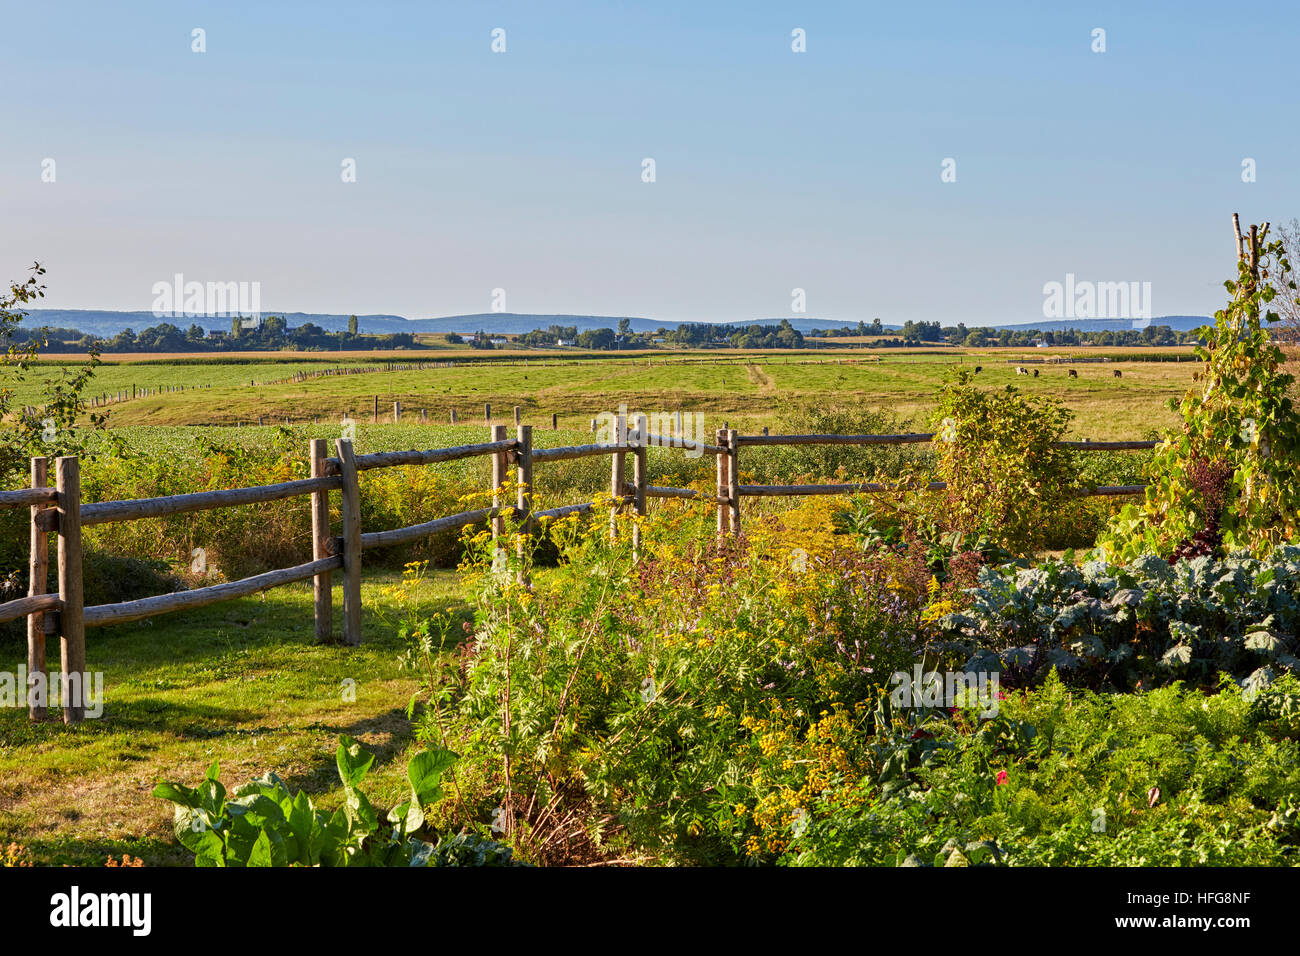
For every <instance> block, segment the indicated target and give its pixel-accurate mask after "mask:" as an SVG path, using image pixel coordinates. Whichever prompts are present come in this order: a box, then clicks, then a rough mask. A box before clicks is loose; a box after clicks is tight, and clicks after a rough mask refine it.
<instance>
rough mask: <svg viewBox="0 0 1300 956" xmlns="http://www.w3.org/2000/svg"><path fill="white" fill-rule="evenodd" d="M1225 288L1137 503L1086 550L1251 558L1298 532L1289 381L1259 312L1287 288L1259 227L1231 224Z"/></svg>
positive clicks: (1282, 267)
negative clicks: (1231, 260)
mask: <svg viewBox="0 0 1300 956" xmlns="http://www.w3.org/2000/svg"><path fill="white" fill-rule="evenodd" d="M1232 224H1233V229H1234V231H1235V233H1236V239H1237V279H1236V281H1235V282H1234V281H1231V280H1230V281H1228V282H1225V283H1224V287H1225V288H1226V289H1227V290H1228V293H1229V295H1230V296H1231V299H1230V301H1229V302H1228V306H1227V308H1225V309H1221V310H1220V311H1218V312H1216V313H1215V314H1214V325H1212V326H1205V327H1204V328H1201V329H1199V330H1198V333H1199V335H1200V337H1201V341H1202V343H1203V344H1201V345H1198V346H1197V350H1196V354H1197V356H1198V357H1199V358H1200V359H1201V360H1202V361H1203V362H1204V363H1205V364H1204V365H1203V366H1202V368H1201V370H1200V371H1199V372H1197V373H1195V374H1194V375H1193V376H1192V378H1193V385H1192V387H1191V388H1189V389H1188V390H1187V394H1186V395H1185V396H1184V398H1183V400H1182V403H1181V404H1180V405H1178V406H1177V408H1178V410H1179V411H1180V412H1181V413H1182V418H1183V421H1182V424H1181V426H1179V427H1178V428H1176V429H1174V430H1173V431H1172V432H1170V433H1169V434H1168V435H1167V436H1166V437H1165V439H1164V441H1163V442H1162V443H1161V445H1160V446H1159V447H1158V448H1157V449H1156V452H1155V455H1154V456H1153V458H1152V460H1151V464H1150V466H1149V471H1148V474H1147V481H1148V486H1147V492H1146V497H1145V499H1144V500H1143V502H1142V504H1140V505H1133V504H1130V505H1127V506H1125V507H1124V508H1123V509H1122V510H1121V512H1120V513H1119V515H1118V516H1117V517H1116V519H1115V520H1114V521H1113V522H1112V524H1111V527H1110V529H1109V530H1108V532H1107V534H1106V535H1104V536H1103V537H1102V539H1101V540H1100V541H1099V542H1098V544H1099V546H1100V549H1101V552H1102V554H1103V555H1105V556H1106V557H1108V558H1111V559H1130V558H1134V557H1137V556H1139V555H1142V554H1159V555H1161V556H1162V557H1169V558H1170V560H1171V561H1174V560H1177V559H1179V558H1183V557H1194V556H1196V555H1200V554H1210V553H1213V552H1215V551H1217V550H1219V549H1220V548H1227V549H1229V550H1236V549H1247V550H1250V551H1252V552H1254V553H1256V554H1262V553H1264V552H1267V551H1268V550H1270V549H1271V548H1272V546H1273V545H1275V544H1277V543H1280V542H1283V541H1294V540H1295V539H1296V534H1297V531H1298V530H1300V415H1297V413H1296V409H1295V407H1294V406H1293V404H1292V401H1291V398H1290V396H1289V395H1288V392H1289V390H1290V388H1291V385H1292V383H1293V378H1292V376H1290V375H1288V374H1287V373H1286V372H1285V371H1284V370H1283V362H1284V360H1285V359H1284V356H1283V354H1282V350H1281V349H1279V348H1278V347H1277V346H1276V345H1275V344H1274V343H1273V341H1272V338H1271V336H1270V334H1269V326H1270V325H1272V324H1273V323H1276V322H1278V321H1279V320H1280V316H1279V315H1278V313H1277V312H1275V311H1273V310H1272V308H1271V306H1270V303H1272V302H1273V301H1274V299H1275V298H1277V297H1278V295H1279V291H1280V292H1281V294H1282V295H1283V296H1285V297H1288V298H1294V296H1295V290H1296V284H1295V282H1294V281H1293V280H1292V278H1291V263H1290V259H1289V258H1288V256H1287V254H1286V250H1285V247H1284V244H1283V243H1282V242H1281V241H1274V242H1269V243H1266V242H1265V239H1266V237H1267V235H1268V223H1264V224H1263V225H1262V226H1251V227H1250V232H1249V234H1247V235H1243V234H1242V232H1241V225H1240V222H1239V220H1238V218H1237V216H1236V215H1235V214H1234V215H1233V217H1232Z"/></svg>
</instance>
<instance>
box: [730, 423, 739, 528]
mask: <svg viewBox="0 0 1300 956" xmlns="http://www.w3.org/2000/svg"><path fill="white" fill-rule="evenodd" d="M739 452H740V442H738V441H736V430H735V429H734V428H728V429H727V459H728V460H727V508H728V510H729V511H730V512H731V514H730V524H731V536H732V537H733V538H734V537H736V536H737V535H738V534H740V466H739V463H738V462H737V458H738V456H739Z"/></svg>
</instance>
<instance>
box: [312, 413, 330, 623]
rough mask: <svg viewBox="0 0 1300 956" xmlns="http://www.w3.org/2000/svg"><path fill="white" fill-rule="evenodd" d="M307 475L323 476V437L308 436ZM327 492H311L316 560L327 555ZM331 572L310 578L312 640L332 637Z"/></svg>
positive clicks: (325, 451)
mask: <svg viewBox="0 0 1300 956" xmlns="http://www.w3.org/2000/svg"><path fill="white" fill-rule="evenodd" d="M310 447H311V452H310V455H311V476H312V477H313V478H324V477H325V458H326V456H327V454H328V451H329V448H328V446H327V445H326V443H325V439H324V438H313V439H312V440H311V446H310ZM329 541H330V493H329V492H328V491H326V490H324V489H322V490H320V491H313V492H312V495H311V558H312V560H313V561H320V560H322V559H324V558H327V557H329V553H330V552H329ZM332 577H333V575H332V574H331V572H329V571H322V572H321V573H320V574H318V575H316V577H314V578H313V579H312V597H313V599H314V602H315V618H316V641H317V643H324V642H326V641H329V640H332V639H333V637H334V598H333V591H332V590H331V587H330V586H331V584H332V583H333V582H332V580H331V578H332Z"/></svg>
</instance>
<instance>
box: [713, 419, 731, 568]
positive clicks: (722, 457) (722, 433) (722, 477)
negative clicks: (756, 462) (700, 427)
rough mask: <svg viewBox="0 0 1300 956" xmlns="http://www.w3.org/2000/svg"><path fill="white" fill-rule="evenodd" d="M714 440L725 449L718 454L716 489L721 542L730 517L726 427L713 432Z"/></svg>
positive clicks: (719, 538)
mask: <svg viewBox="0 0 1300 956" xmlns="http://www.w3.org/2000/svg"><path fill="white" fill-rule="evenodd" d="M713 441H714V443H715V444H717V445H718V446H719V447H721V448H722V449H723V450H722V451H720V452H718V454H717V465H718V480H717V487H716V489H715V491H716V492H717V503H718V541H719V542H721V541H722V537H723V535H725V534H726V533H727V527H728V517H729V514H728V511H727V501H726V498H727V489H728V487H729V485H728V481H727V466H728V464H729V463H730V461H731V458H730V457H728V455H727V452H726V447H727V430H726V429H725V428H719V429H718V430H717V431H715V432H714V433H713Z"/></svg>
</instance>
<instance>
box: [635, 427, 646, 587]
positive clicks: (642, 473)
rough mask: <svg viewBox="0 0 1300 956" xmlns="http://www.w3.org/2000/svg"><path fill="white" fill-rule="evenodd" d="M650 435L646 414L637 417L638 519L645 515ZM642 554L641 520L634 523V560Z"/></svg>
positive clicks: (636, 500)
mask: <svg viewBox="0 0 1300 956" xmlns="http://www.w3.org/2000/svg"><path fill="white" fill-rule="evenodd" d="M649 435H650V423H649V422H648V421H647V419H646V416H645V415H637V417H636V451H634V452H633V453H632V485H633V493H632V512H633V514H635V515H636V516H637V518H638V519H640V518H642V517H644V516H645V486H646V441H647V439H648V437H649ZM640 555H641V522H640V521H639V520H638V521H635V522H633V524H632V560H633V561H635V560H637V559H638V558H639V557H640Z"/></svg>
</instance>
